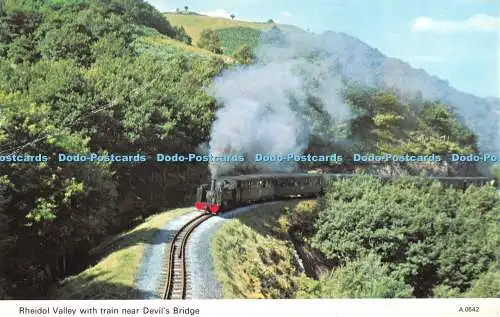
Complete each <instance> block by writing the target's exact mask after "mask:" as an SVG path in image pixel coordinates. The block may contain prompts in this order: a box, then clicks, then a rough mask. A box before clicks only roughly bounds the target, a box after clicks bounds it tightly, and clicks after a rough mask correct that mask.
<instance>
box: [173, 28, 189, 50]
mask: <svg viewBox="0 0 500 317" xmlns="http://www.w3.org/2000/svg"><path fill="white" fill-rule="evenodd" d="M174 29H175V32H176V35H175V39H177V40H179V41H181V42H184V43H186V44H188V45H191V43H192V39H191V37H190V36H189V35H188V34H187V32H186V30H185V29H184V27H183V26H174Z"/></svg>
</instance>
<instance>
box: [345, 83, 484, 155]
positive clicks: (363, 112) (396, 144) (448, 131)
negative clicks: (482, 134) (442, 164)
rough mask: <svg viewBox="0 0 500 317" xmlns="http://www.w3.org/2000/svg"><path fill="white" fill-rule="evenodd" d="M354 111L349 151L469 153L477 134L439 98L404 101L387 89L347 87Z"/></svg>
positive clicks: (350, 103)
mask: <svg viewBox="0 0 500 317" xmlns="http://www.w3.org/2000/svg"><path fill="white" fill-rule="evenodd" d="M345 95H346V100H347V102H348V103H349V105H350V106H351V108H352V109H353V111H354V114H355V116H354V118H353V119H352V120H351V122H350V123H349V125H348V131H347V135H348V136H349V138H350V139H351V140H353V145H352V146H351V147H352V151H355V152H358V151H360V150H362V151H367V152H368V151H371V152H375V153H383V152H390V153H394V154H403V153H408V154H415V155H425V154H432V153H436V154H449V153H472V152H474V150H475V149H476V144H477V143H476V142H477V140H476V137H475V136H474V134H473V133H472V131H471V130H470V129H469V128H467V127H466V126H465V125H464V124H463V123H461V122H460V121H459V118H458V117H457V115H456V114H455V113H454V112H453V109H452V108H450V107H448V106H446V105H443V104H441V103H439V102H424V103H421V102H420V103H416V104H405V103H403V102H402V101H400V100H398V98H396V96H395V95H394V94H392V93H390V92H380V91H377V90H375V89H367V88H350V89H348V90H347V91H346V92H345Z"/></svg>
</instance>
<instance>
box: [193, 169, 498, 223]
mask: <svg viewBox="0 0 500 317" xmlns="http://www.w3.org/2000/svg"><path fill="white" fill-rule="evenodd" d="M353 176H354V174H312V173H281V174H279V173H277V174H253V175H239V176H224V177H220V178H218V179H212V181H211V183H210V185H208V184H203V185H201V186H200V187H199V188H198V189H197V192H196V202H195V204H194V205H195V207H196V209H198V210H200V211H207V212H210V213H212V214H218V213H220V212H223V211H226V210H230V209H233V208H236V207H240V206H244V205H250V204H254V203H258V202H264V201H271V200H280V199H287V198H294V197H297V198H298V197H316V196H319V195H321V194H322V193H323V192H324V190H325V188H326V186H327V184H328V182H329V181H331V180H338V179H346V178H351V177H353ZM430 178H431V179H435V180H438V181H440V182H442V183H444V184H446V185H452V186H455V187H460V188H462V189H463V190H465V189H466V188H467V187H468V186H470V185H472V184H474V185H479V186H480V185H484V184H486V183H488V182H490V183H491V181H493V179H492V178H488V177H430ZM387 179H389V178H387Z"/></svg>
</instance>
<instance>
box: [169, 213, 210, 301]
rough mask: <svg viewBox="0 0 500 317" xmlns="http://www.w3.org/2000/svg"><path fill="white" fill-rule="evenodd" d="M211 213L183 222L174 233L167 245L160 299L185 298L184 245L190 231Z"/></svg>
mask: <svg viewBox="0 0 500 317" xmlns="http://www.w3.org/2000/svg"><path fill="white" fill-rule="evenodd" d="M211 216H212V215H211V214H209V213H203V214H200V215H199V216H197V217H195V218H194V219H192V220H190V221H189V222H187V223H186V224H184V225H183V226H182V227H181V228H180V229H179V230H178V231H177V232H176V233H175V235H174V237H173V238H172V240H171V241H170V243H169V244H168V247H167V252H166V259H165V262H166V264H165V267H166V271H165V274H164V278H163V281H164V282H163V286H162V288H161V298H162V299H185V298H186V296H187V291H188V286H189V285H188V284H189V283H188V274H187V265H186V246H187V241H188V239H189V236H190V235H191V233H192V232H193V231H194V229H196V227H198V226H199V225H200V224H201V223H202V222H204V221H205V220H207V219H208V218H210V217H211Z"/></svg>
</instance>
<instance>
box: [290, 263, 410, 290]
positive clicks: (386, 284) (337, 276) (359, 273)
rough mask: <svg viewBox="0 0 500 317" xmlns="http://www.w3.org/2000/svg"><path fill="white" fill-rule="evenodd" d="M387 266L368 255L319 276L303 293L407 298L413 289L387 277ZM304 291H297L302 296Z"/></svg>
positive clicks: (398, 280)
mask: <svg viewBox="0 0 500 317" xmlns="http://www.w3.org/2000/svg"><path fill="white" fill-rule="evenodd" d="M389 272H390V270H389V266H388V265H387V264H383V263H382V262H381V261H380V258H379V257H378V256H377V255H375V254H368V255H367V256H365V257H363V258H360V259H359V260H356V261H353V262H347V264H346V265H345V266H343V267H341V268H338V269H336V270H335V271H334V272H333V274H331V275H330V277H328V278H326V277H324V278H322V279H321V280H320V281H319V282H317V283H314V284H313V286H312V287H310V289H308V290H307V293H308V294H307V296H311V295H312V297H316V298H317V297H323V298H409V297H412V291H413V289H412V288H411V286H409V285H406V284H405V283H404V282H403V281H402V280H401V279H397V278H394V277H393V276H390V273H389ZM302 295H304V294H299V297H303V296H302Z"/></svg>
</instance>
